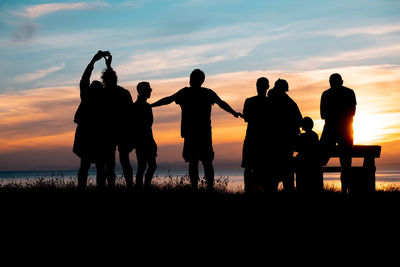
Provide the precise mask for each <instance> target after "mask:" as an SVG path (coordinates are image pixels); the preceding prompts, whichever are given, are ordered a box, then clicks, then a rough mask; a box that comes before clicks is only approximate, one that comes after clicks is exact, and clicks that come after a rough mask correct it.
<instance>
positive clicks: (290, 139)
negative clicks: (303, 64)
mask: <svg viewBox="0 0 400 267" xmlns="http://www.w3.org/2000/svg"><path fill="white" fill-rule="evenodd" d="M287 91H289V84H288V83H287V81H286V80H282V79H278V80H277V81H276V82H275V86H274V88H273V89H271V90H269V91H268V98H269V104H270V105H269V114H270V115H269V120H268V121H269V126H270V128H271V130H270V132H269V135H268V138H269V141H268V144H269V145H268V146H269V148H270V149H269V160H268V166H270V167H269V169H270V170H269V173H270V175H271V176H272V181H271V182H272V190H273V191H276V190H277V187H278V184H279V182H280V181H282V184H283V189H284V190H285V191H293V190H294V170H293V153H294V149H295V142H296V140H297V137H298V136H299V134H300V126H301V123H302V120H303V118H302V116H301V113H300V110H299V108H298V106H297V104H296V103H295V102H294V101H293V100H292V99H291V98H290V97H289V96H288V95H287V94H286V92H287ZM269 179H271V178H269Z"/></svg>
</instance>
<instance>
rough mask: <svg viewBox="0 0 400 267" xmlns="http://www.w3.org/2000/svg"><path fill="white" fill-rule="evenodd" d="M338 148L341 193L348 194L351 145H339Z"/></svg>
mask: <svg viewBox="0 0 400 267" xmlns="http://www.w3.org/2000/svg"><path fill="white" fill-rule="evenodd" d="M339 148H340V166H341V168H342V172H341V173H340V180H341V183H342V192H343V193H348V191H349V189H350V187H351V152H352V145H350V144H339Z"/></svg>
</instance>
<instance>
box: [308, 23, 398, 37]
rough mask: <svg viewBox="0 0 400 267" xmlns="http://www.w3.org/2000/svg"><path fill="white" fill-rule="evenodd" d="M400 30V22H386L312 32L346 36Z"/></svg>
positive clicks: (378, 33)
mask: <svg viewBox="0 0 400 267" xmlns="http://www.w3.org/2000/svg"><path fill="white" fill-rule="evenodd" d="M398 31H400V24H386V25H377V26H364V27H354V28H343V29H333V30H325V31H318V32H314V33H315V34H318V35H333V36H336V37H346V36H350V35H357V34H367V35H381V34H388V33H393V32H398Z"/></svg>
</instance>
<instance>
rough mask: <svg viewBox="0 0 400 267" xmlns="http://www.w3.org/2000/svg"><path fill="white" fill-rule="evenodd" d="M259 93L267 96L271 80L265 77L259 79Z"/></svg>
mask: <svg viewBox="0 0 400 267" xmlns="http://www.w3.org/2000/svg"><path fill="white" fill-rule="evenodd" d="M256 86H257V93H258V95H262V96H265V95H266V94H267V90H268V88H269V81H268V79H267V78H265V77H260V78H258V79H257V84H256Z"/></svg>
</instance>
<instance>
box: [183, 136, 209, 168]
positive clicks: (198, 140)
mask: <svg viewBox="0 0 400 267" xmlns="http://www.w3.org/2000/svg"><path fill="white" fill-rule="evenodd" d="M182 157H183V159H184V160H185V161H186V162H191V161H212V160H214V150H213V147H212V138H211V135H205V136H196V137H185V139H184V143H183V152H182Z"/></svg>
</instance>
